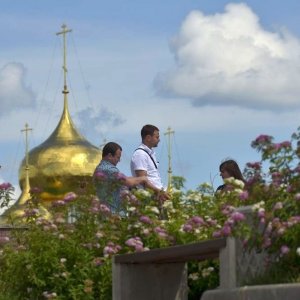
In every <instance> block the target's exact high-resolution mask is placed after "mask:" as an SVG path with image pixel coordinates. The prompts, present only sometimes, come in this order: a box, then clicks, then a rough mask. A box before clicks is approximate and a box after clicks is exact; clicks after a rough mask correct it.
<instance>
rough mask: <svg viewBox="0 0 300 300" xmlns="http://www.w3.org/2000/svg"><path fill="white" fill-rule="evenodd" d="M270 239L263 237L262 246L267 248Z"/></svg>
mask: <svg viewBox="0 0 300 300" xmlns="http://www.w3.org/2000/svg"><path fill="white" fill-rule="evenodd" d="M271 244H272V243H271V239H270V238H269V237H265V238H264V242H263V245H262V246H263V248H268V247H270V246H271Z"/></svg>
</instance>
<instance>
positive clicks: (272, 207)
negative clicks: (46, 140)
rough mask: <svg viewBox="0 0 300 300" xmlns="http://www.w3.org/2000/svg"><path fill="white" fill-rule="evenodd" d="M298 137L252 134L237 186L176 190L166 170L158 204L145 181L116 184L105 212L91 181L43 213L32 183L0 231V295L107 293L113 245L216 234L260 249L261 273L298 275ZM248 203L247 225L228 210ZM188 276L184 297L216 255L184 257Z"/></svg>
mask: <svg viewBox="0 0 300 300" xmlns="http://www.w3.org/2000/svg"><path fill="white" fill-rule="evenodd" d="M299 138H300V134H299V132H296V133H294V134H293V135H292V138H291V141H285V142H282V143H274V142H273V138H272V137H270V136H267V135H261V136H259V137H258V138H256V139H255V141H253V143H252V147H253V148H254V149H257V150H258V151H259V152H260V153H261V160H260V161H258V162H252V163H248V164H247V166H246V168H245V171H244V175H245V178H246V179H247V182H246V188H245V187H244V186H243V183H242V182H240V181H237V180H234V179H228V180H229V181H230V184H231V185H232V186H233V187H234V189H233V190H232V191H230V192H226V193H217V194H216V193H215V191H214V188H213V186H212V185H211V184H206V183H205V184H201V185H199V187H198V188H197V189H196V190H188V191H184V188H183V184H184V179H182V178H180V177H174V181H173V190H172V197H171V199H170V200H168V201H166V202H164V204H163V205H158V202H157V201H156V198H155V196H154V195H153V194H152V193H151V192H150V191H145V190H133V191H128V190H124V191H122V197H121V198H122V202H123V207H125V208H126V215H125V216H120V215H117V214H113V213H111V211H110V209H109V208H108V207H107V206H106V205H105V204H101V203H100V202H99V200H98V199H97V198H96V197H95V196H94V191H93V190H82V191H81V192H80V193H78V194H75V193H69V194H68V195H66V196H65V198H64V199H61V200H58V201H56V202H54V203H53V205H52V207H51V208H49V210H50V211H51V215H52V218H44V217H43V215H40V214H39V209H38V206H37V204H38V203H39V201H38V197H39V192H41V191H40V190H38V189H33V190H32V198H31V200H30V201H29V202H28V208H27V210H26V212H25V213H24V222H26V224H27V226H28V229H27V230H23V231H20V230H15V231H12V232H11V233H10V236H9V237H5V238H2V240H1V241H0V242H1V246H2V247H1V252H0V268H1V273H0V291H1V296H0V299H105V300H106V299H111V297H112V294H111V293H112V292H111V288H112V286H111V284H112V282H111V258H112V256H113V255H115V254H121V253H129V252H137V251H147V250H149V249H152V248H160V247H166V246H171V245H177V244H186V243H191V242H196V241H200V240H206V239H212V238H215V237H221V236H225V237H226V236H236V237H238V238H240V239H242V241H243V243H244V245H245V251H246V248H248V249H252V248H253V247H256V249H257V250H258V251H261V250H264V251H267V252H268V253H269V254H270V259H269V260H266V266H269V267H268V268H266V274H265V275H264V276H262V277H261V278H259V279H257V280H260V282H261V283H269V282H294V281H299V271H300V270H299V267H298V266H300V264H299V262H300V256H299V254H300V230H299V229H300V225H299V223H300V211H299V208H300V180H299V179H300V178H299V176H300V166H299V156H300V150H299ZM0 196H1V201H2V204H3V205H6V203H7V202H8V201H9V199H10V197H11V187H8V186H7V184H4V185H3V184H2V185H0ZM248 205H252V210H253V218H254V219H253V224H252V226H251V227H250V226H248V225H247V223H246V222H245V216H244V215H243V214H242V213H241V212H239V211H238V210H237V208H238V207H240V206H248ZM270 261H271V262H272V263H270ZM268 263H269V265H268ZM280 270H283V272H282V273H284V274H282V273H280ZM287 270H289V271H288V272H287ZM188 279H189V286H190V296H189V298H190V299H199V296H200V294H201V293H202V292H203V291H204V290H206V289H207V288H215V287H217V286H218V262H217V261H204V262H201V263H191V264H189V276H188ZM1 297H2V298H1Z"/></svg>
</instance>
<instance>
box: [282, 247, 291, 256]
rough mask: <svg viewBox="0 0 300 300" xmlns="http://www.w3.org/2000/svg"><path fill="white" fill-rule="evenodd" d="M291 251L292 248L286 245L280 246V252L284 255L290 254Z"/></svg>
mask: <svg viewBox="0 0 300 300" xmlns="http://www.w3.org/2000/svg"><path fill="white" fill-rule="evenodd" d="M289 252H290V248H289V247H288V246H286V245H283V246H281V247H280V253H281V254H282V255H285V254H288V253H289Z"/></svg>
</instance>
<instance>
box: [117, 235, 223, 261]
mask: <svg viewBox="0 0 300 300" xmlns="http://www.w3.org/2000/svg"><path fill="white" fill-rule="evenodd" d="M225 246H226V238H219V239H214V240H208V241H202V242H197V243H192V244H186V245H177V246H172V247H166V248H159V249H151V250H149V251H144V252H137V253H129V254H122V255H116V256H115V257H114V262H115V263H120V264H145V263H174V262H186V261H191V260H198V261H200V260H205V259H208V258H217V257H219V251H220V249H221V248H224V247H225Z"/></svg>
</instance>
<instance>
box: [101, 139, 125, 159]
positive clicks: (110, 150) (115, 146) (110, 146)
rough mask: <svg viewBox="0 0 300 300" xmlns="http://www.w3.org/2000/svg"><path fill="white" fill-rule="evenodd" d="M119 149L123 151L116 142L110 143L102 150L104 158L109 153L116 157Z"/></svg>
mask: <svg viewBox="0 0 300 300" xmlns="http://www.w3.org/2000/svg"><path fill="white" fill-rule="evenodd" d="M118 149H120V150H121V151H122V147H121V146H120V145H119V144H117V143H114V142H109V143H107V144H105V146H104V147H103V149H102V157H105V156H106V155H108V154H109V153H110V154H111V155H112V156H115V154H116V152H117V150H118Z"/></svg>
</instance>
